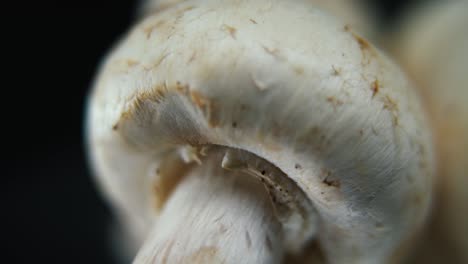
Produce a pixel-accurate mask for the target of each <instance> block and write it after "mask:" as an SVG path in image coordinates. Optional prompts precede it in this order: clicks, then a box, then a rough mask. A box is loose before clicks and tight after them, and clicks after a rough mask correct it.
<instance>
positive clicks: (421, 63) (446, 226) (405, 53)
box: [391, 1, 468, 263]
mask: <svg viewBox="0 0 468 264" xmlns="http://www.w3.org/2000/svg"><path fill="white" fill-rule="evenodd" d="M467 10H468V1H440V2H435V3H433V4H431V5H428V6H426V7H419V8H415V9H413V10H412V12H409V13H408V15H407V18H406V20H404V22H402V23H401V25H400V28H401V31H400V32H397V33H395V34H394V35H393V39H392V41H391V43H392V47H391V49H392V50H393V52H394V53H395V54H396V55H397V57H398V58H399V59H400V61H401V62H402V63H403V64H404V65H405V66H406V67H407V69H408V71H409V72H410V73H411V76H412V77H413V78H414V79H415V80H416V81H417V83H418V85H419V87H420V88H421V93H422V94H423V95H424V99H425V103H426V105H427V108H428V109H429V111H430V116H431V121H432V124H433V127H434V130H435V133H434V134H435V139H436V141H437V144H436V147H437V151H436V152H435V153H436V154H437V155H436V157H437V159H438V164H439V168H438V173H437V180H436V186H437V189H436V193H437V196H436V203H435V207H434V210H433V213H432V215H433V220H432V224H431V225H430V226H429V228H428V231H427V232H426V235H427V236H428V237H427V238H425V239H423V241H424V242H425V245H424V246H423V247H422V249H421V253H420V254H419V255H420V256H419V257H423V258H424V260H421V259H420V260H419V261H418V262H417V263H442V262H444V263H447V262H449V263H468V192H467V191H466V186H468V104H467V103H468V15H467V13H466V12H467Z"/></svg>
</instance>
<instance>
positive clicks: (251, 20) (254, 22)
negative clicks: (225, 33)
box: [249, 18, 258, 24]
mask: <svg viewBox="0 0 468 264" xmlns="http://www.w3.org/2000/svg"><path fill="white" fill-rule="evenodd" d="M249 20H250V22H252V23H253V24H258V23H257V21H255V20H254V19H252V18H250V19H249Z"/></svg>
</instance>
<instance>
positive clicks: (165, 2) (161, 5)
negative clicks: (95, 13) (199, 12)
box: [140, 0, 376, 37]
mask: <svg viewBox="0 0 468 264" xmlns="http://www.w3.org/2000/svg"><path fill="white" fill-rule="evenodd" d="M142 1H143V3H142V5H141V8H140V13H141V14H142V16H145V17H146V16H148V15H151V14H154V13H156V12H160V11H161V10H164V9H166V8H169V7H171V6H173V5H176V4H178V3H181V2H184V1H187V0H142ZM299 1H303V2H306V3H310V4H311V5H313V6H314V7H316V8H320V9H322V10H324V11H326V12H328V13H330V14H331V15H333V16H335V17H336V18H338V19H340V20H341V21H342V22H344V23H347V25H349V26H350V27H352V28H353V29H355V30H357V31H359V33H361V34H364V35H365V36H366V37H373V36H374V35H375V31H376V28H375V23H373V22H375V17H374V16H373V15H372V14H371V13H370V12H369V10H367V9H366V6H365V5H364V4H363V3H362V1H359V0H299Z"/></svg>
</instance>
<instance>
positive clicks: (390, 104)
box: [382, 95, 399, 126]
mask: <svg viewBox="0 0 468 264" xmlns="http://www.w3.org/2000/svg"><path fill="white" fill-rule="evenodd" d="M382 102H383V109H386V110H388V111H389V112H390V114H391V115H392V122H393V125H394V126H398V123H399V121H398V105H397V103H396V101H395V100H394V99H393V98H391V97H390V96H389V95H385V96H384V98H383V99H382Z"/></svg>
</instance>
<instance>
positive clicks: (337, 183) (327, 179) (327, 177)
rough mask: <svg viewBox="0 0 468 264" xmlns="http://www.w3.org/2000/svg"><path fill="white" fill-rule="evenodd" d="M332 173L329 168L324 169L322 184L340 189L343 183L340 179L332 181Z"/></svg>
mask: <svg viewBox="0 0 468 264" xmlns="http://www.w3.org/2000/svg"><path fill="white" fill-rule="evenodd" d="M331 176H332V172H331V171H330V170H328V169H327V168H323V169H322V172H321V177H322V178H323V179H322V182H323V183H324V184H326V185H327V186H329V187H336V188H340V186H341V182H340V180H338V179H332V178H331Z"/></svg>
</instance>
